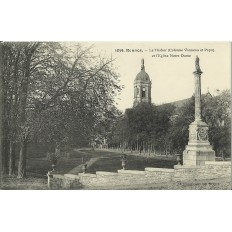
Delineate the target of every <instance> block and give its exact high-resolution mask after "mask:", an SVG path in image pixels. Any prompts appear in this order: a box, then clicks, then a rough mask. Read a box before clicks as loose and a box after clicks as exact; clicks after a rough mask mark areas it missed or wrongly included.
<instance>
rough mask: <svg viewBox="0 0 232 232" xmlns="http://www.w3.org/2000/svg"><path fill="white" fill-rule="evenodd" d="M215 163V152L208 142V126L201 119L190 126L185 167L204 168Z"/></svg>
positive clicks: (185, 153) (184, 156) (184, 157)
mask: <svg viewBox="0 0 232 232" xmlns="http://www.w3.org/2000/svg"><path fill="white" fill-rule="evenodd" d="M205 161H215V151H214V150H213V149H212V146H211V145H210V143H209V141H208V126H207V124H206V123H205V122H203V121H201V119H199V120H198V121H194V122H193V123H191V124H190V125H189V142H188V145H187V146H186V148H185V150H184V152H183V165H186V166H202V165H205Z"/></svg>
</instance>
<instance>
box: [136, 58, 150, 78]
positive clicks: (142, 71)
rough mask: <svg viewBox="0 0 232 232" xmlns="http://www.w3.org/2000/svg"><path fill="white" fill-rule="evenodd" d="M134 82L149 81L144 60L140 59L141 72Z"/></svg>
mask: <svg viewBox="0 0 232 232" xmlns="http://www.w3.org/2000/svg"><path fill="white" fill-rule="evenodd" d="M135 81H150V77H149V75H148V74H147V73H146V72H145V66H144V59H142V63H141V71H140V72H139V73H138V74H137V75H136V78H135Z"/></svg>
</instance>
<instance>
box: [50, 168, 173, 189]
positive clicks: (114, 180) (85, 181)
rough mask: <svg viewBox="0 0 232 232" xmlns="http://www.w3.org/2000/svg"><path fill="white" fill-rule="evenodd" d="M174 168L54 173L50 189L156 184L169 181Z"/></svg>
mask: <svg viewBox="0 0 232 232" xmlns="http://www.w3.org/2000/svg"><path fill="white" fill-rule="evenodd" d="M173 173H174V169H163V168H146V169H145V171H137V170H118V172H117V173H113V172H96V174H88V173H86V174H84V173H79V174H78V175H73V174H65V175H63V176H62V175H57V174H54V175H53V178H51V180H50V187H51V189H80V188H96V187H112V188H116V187H117V186H120V187H123V186H125V187H128V188H130V186H135V185H142V184H156V183H164V182H169V181H171V179H172V176H173Z"/></svg>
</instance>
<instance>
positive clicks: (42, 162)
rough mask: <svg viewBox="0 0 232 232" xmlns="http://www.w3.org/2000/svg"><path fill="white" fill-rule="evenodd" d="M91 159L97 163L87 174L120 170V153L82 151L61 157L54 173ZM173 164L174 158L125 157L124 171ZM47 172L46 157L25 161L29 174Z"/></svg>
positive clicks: (171, 165) (165, 166)
mask: <svg viewBox="0 0 232 232" xmlns="http://www.w3.org/2000/svg"><path fill="white" fill-rule="evenodd" d="M91 158H97V161H95V162H94V163H93V164H92V165H90V166H88V167H87V173H96V171H107V172H117V170H119V169H122V166H121V153H120V152H109V151H104V150H95V151H93V150H90V149H82V150H74V151H72V152H70V156H69V157H68V158H67V157H65V156H63V157H61V158H60V159H59V161H58V164H57V167H56V171H57V172H58V173H60V174H65V173H68V172H69V171H71V170H72V169H73V168H75V167H77V166H79V165H81V164H82V160H83V161H84V162H87V163H88V161H89V160H90V159H91ZM175 164H176V161H175V158H173V159H172V158H171V159H170V158H169V159H167V158H166V157H144V156H142V155H141V156H135V155H127V165H126V169H130V170H144V169H145V168H146V167H156V168H173V166H174V165H175ZM49 170H51V164H50V162H49V161H48V160H47V159H46V157H40V158H29V159H28V160H27V171H28V172H30V173H34V174H37V175H41V176H45V175H46V173H47V172H48V171H49ZM75 174H78V173H75Z"/></svg>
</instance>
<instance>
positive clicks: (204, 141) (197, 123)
mask: <svg viewBox="0 0 232 232" xmlns="http://www.w3.org/2000/svg"><path fill="white" fill-rule="evenodd" d="M195 67H196V70H195V71H194V72H193V74H194V78H195V120H194V122H192V123H191V124H190V125H189V142H188V145H187V146H186V149H185V150H184V152H183V165H195V166H196V165H205V161H215V152H214V150H213V149H212V146H210V143H209V141H208V129H209V128H208V125H207V124H206V123H205V122H203V121H202V118H201V74H202V73H203V72H202V71H201V69H200V65H199V57H198V56H197V57H196V60H195Z"/></svg>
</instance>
